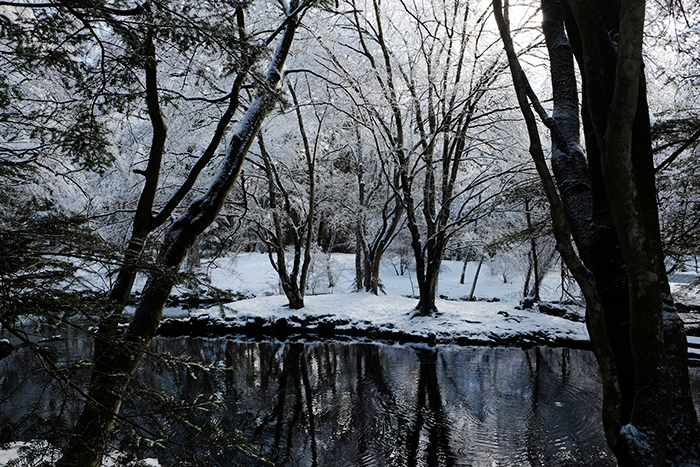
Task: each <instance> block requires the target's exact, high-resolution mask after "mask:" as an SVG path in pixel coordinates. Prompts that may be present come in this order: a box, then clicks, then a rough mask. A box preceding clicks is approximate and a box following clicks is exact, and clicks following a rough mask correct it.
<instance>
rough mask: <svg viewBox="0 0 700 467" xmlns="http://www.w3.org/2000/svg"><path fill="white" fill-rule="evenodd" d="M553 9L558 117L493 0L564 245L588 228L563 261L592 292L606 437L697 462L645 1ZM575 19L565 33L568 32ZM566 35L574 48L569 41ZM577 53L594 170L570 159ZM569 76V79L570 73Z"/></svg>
mask: <svg viewBox="0 0 700 467" xmlns="http://www.w3.org/2000/svg"><path fill="white" fill-rule="evenodd" d="M542 6H543V8H542V9H543V20H544V24H543V29H544V31H545V35H546V36H550V37H548V38H547V42H548V47H549V49H550V60H551V62H552V66H551V69H552V83H553V89H554V90H555V99H554V101H555V102H554V104H555V115H554V118H549V116H548V115H546V112H544V109H543V108H542V107H541V106H540V105H539V102H538V101H537V99H536V96H534V93H533V92H532V90H531V89H530V88H529V85H527V82H526V80H525V78H524V75H523V73H522V70H521V69H520V67H519V64H518V63H517V57H516V56H515V54H514V51H513V50H512V42H511V41H510V36H509V33H508V31H507V27H506V26H505V22H504V21H503V17H502V14H501V11H500V9H501V8H502V7H501V5H500V0H495V1H494V11H495V13H496V19H497V22H498V23H499V29H500V30H501V36H502V38H503V40H504V43H505V44H506V50H507V53H508V58H509V62H510V65H511V71H512V74H513V81H514V84H515V87H516V92H517V93H518V100H519V103H520V106H521V109H522V111H523V114H524V116H525V119H526V122H527V124H528V131H529V134H530V138H531V153H532V154H533V157H534V158H535V163H536V166H537V168H538V172H539V173H540V176H541V178H542V181H543V185H544V186H545V192H546V193H547V196H548V199H549V201H550V207H551V209H552V217H553V221H554V227H555V229H554V231H555V236H556V237H557V248H558V249H560V248H561V249H560V252H562V251H564V252H565V251H566V250H569V248H568V247H567V246H566V242H565V240H566V238H564V236H563V235H562V233H563V234H565V233H566V232H565V231H564V232H562V231H561V228H562V226H564V224H562V223H561V221H562V220H563V219H565V218H566V219H567V222H566V224H568V225H570V226H571V228H572V230H576V229H585V230H587V234H588V236H586V233H585V232H584V235H581V234H578V235H577V234H576V233H575V234H574V238H575V239H576V242H577V246H578V247H579V248H578V251H579V253H581V257H580V258H579V257H577V256H576V255H573V254H572V251H571V250H569V251H568V252H566V254H562V258H563V259H564V261H565V262H566V263H567V266H568V267H569V269H570V270H571V271H572V274H574V277H575V278H576V279H577V281H578V282H579V285H581V288H582V290H583V292H584V296H585V298H586V304H587V325H588V328H589V334H590V336H591V341H592V343H593V346H594V349H595V352H596V357H597V358H598V362H599V364H600V366H601V376H602V379H603V392H604V400H603V422H604V428H605V433H606V439H607V441H608V444H609V445H610V447H611V449H612V450H613V452H614V453H615V455H616V457H617V459H618V462H619V464H620V465H621V466H638V465H645V466H662V465H698V464H699V462H700V461H699V459H700V458H699V457H698V445H699V440H700V435H698V424H697V418H696V415H695V411H694V409H693V407H692V402H691V400H690V392H689V384H688V383H687V357H686V348H685V346H686V342H685V335H684V333H683V326H682V324H681V323H679V319H678V316H677V315H676V314H675V310H674V307H673V301H672V299H671V297H670V289H669V287H668V282H667V279H666V276H665V271H664V267H663V252H662V250H661V241H660V234H659V227H658V213H657V208H656V192H655V186H654V175H653V174H654V169H653V164H652V158H651V140H650V124H649V117H648V108H647V103H646V90H645V88H644V77H643V71H642V54H641V45H642V32H643V26H644V2H643V1H640V0H631V1H624V0H623V1H622V2H621V3H612V4H610V3H609V2H608V3H605V2H587V1H582V0H568V5H567V4H563V3H561V4H560V3H559V2H557V1H556V0H543V2H542ZM569 7H570V9H569ZM560 13H561V14H560ZM564 18H566V19H565V23H566V29H567V31H566V32H567V34H566V35H563V34H562V29H561V23H562V20H563V19H564ZM567 37H568V39H569V40H570V41H571V44H572V48H573V51H572V50H571V49H568V50H567V47H566V44H563V45H562V42H563V41H565V40H566V39H567ZM611 37H614V38H615V39H616V42H615V43H614V42H613V41H612V40H611ZM572 53H573V54H574V55H575V56H576V57H577V60H578V62H579V67H580V70H581V78H582V84H583V95H584V102H583V105H582V117H583V118H582V120H583V126H584V132H585V135H586V143H587V144H586V147H587V152H588V166H589V168H590V171H588V170H584V169H586V167H585V166H584V165H583V164H582V163H581V158H579V157H576V158H571V157H569V156H570V151H569V150H568V149H567V148H571V147H572V145H577V144H578V143H577V141H578V140H577V138H578V131H576V134H574V132H573V131H567V130H566V128H567V126H569V125H571V127H572V128H573V126H574V125H573V123H572V122H573V120H572V118H571V114H572V112H571V108H572V106H573V104H572V102H573V97H574V96H573V95H575V94H576V90H575V88H572V87H571V82H572V79H573V76H574V72H573V68H572V66H570V63H568V62H570V58H568V57H566V55H571V54H572ZM564 62H567V63H564ZM562 63H564V64H563V65H562ZM564 74H568V75H569V76H568V77H563V78H565V79H562V76H561V75H564ZM573 82H574V83H575V81H573ZM567 83H568V84H567ZM567 96H569V97H568V98H567ZM527 98H529V100H530V101H531V102H528V100H527ZM531 104H532V105H533V106H534V107H535V108H536V109H537V112H538V113H539V114H540V116H541V117H542V119H543V121H544V123H545V125H547V127H548V128H549V129H550V132H551V133H552V140H553V145H554V146H555V148H554V151H553V156H552V157H553V161H552V165H553V168H554V170H555V174H556V173H557V171H558V172H559V175H557V182H558V184H559V189H560V190H559V191H560V193H561V196H562V198H563V199H564V201H563V202H562V201H561V200H559V198H558V196H557V193H556V191H555V190H553V189H552V187H550V186H549V183H550V181H549V180H548V174H547V171H546V170H545V169H546V166H545V165H543V162H544V161H543V158H542V156H543V155H542V153H541V151H540V147H539V142H538V140H539V136H538V134H537V128H536V123H535V122H534V120H533V115H532V110H531V108H530V105H531ZM558 109H560V110H561V111H558ZM566 109H569V110H566ZM562 116H563V118H562ZM576 126H578V124H576ZM533 142H534V145H532V144H533ZM533 148H534V149H535V151H532V149H533ZM554 159H558V160H557V161H555V160H554ZM560 164H561V166H560ZM555 166H557V167H558V168H557V167H555ZM586 173H588V174H590V185H589V186H590V192H591V196H590V199H591V206H592V210H591V216H590V220H588V221H585V215H582V213H581V211H580V209H578V208H576V207H574V209H572V206H571V205H570V204H568V203H567V201H566V198H567V197H568V196H570V195H571V186H572V183H570V181H571V180H574V181H576V180H583V179H582V178H581V177H582V176H585V175H586ZM573 185H574V186H578V189H579V192H578V195H585V191H586V185H585V184H583V183H578V184H576V183H574V184H573ZM560 209H561V210H564V211H565V212H566V214H565V215H564V214H563V213H562V212H560ZM586 224H588V226H587V225H586ZM586 238H588V245H587V246H586ZM569 246H570V245H569ZM586 253H587V255H586ZM581 260H583V261H585V263H586V264H587V265H588V266H589V267H590V268H591V269H590V271H592V273H593V274H592V275H591V273H590V272H589V271H588V270H587V269H586V268H585V267H584V266H583V264H582V262H581ZM575 268H576V269H575ZM681 433H682V434H681Z"/></svg>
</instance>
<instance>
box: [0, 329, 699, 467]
mask: <svg viewBox="0 0 700 467" xmlns="http://www.w3.org/2000/svg"><path fill="white" fill-rule="evenodd" d="M154 345H155V347H156V348H157V350H159V351H164V352H171V353H173V354H189V355H192V356H195V357H198V358H200V359H201V360H203V361H205V362H214V363H217V364H218V365H219V366H221V367H222V369H224V371H221V372H216V373H208V372H206V371H204V370H203V369H198V368H197V366H192V367H190V368H189V369H188V370H187V371H184V370H182V369H177V368H162V367H159V366H158V365H157V363H156V362H155V361H148V362H146V364H145V365H144V367H143V368H142V369H141V370H140V375H141V378H142V382H143V384H147V385H150V386H153V387H157V388H160V389H162V390H165V391H166V392H167V393H168V394H170V395H171V396H172V397H173V398H176V399H185V400H200V399H202V398H203V397H207V398H210V399H212V398H213V399H215V400H216V401H218V402H217V405H216V408H214V409H212V407H214V406H208V407H209V409H208V410H209V411H208V412H206V413H202V414H201V419H200V420H198V421H199V422H202V421H204V422H206V423H208V424H209V425H208V426H210V427H211V429H214V428H216V429H221V430H223V431H224V432H228V433H234V432H235V431H236V430H241V431H242V432H243V433H244V434H245V436H246V437H247V439H248V441H249V442H250V443H254V444H257V445H259V446H260V449H261V450H260V454H261V456H262V457H264V458H266V459H269V460H271V461H272V462H273V463H275V464H277V465H280V466H311V467H325V466H333V467H343V466H382V467H383V466H402V467H403V466H405V467H414V466H415V467H418V466H430V467H440V466H445V467H452V466H455V467H456V466H490V465H499V466H549V465H551V466H612V465H615V462H614V459H613V457H612V455H610V453H609V452H608V450H607V446H606V445H605V441H604V439H603V434H602V424H601V423H600V420H599V413H600V409H599V408H600V395H599V392H600V389H599V386H600V383H599V381H598V379H597V375H596V365H595V361H594V359H593V357H592V355H591V354H589V353H588V352H585V351H578V350H568V349H551V348H535V349H531V350H528V351H523V350H521V349H516V348H487V347H483V348H479V347H456V346H441V347H437V348H427V347H415V348H412V347H407V346H390V345H381V344H368V343H337V342H335V343H334V342H326V343H311V344H302V343H280V342H261V343H254V342H240V341H236V340H231V339H223V338H220V339H199V338H185V337H183V338H170V339H158V340H157V341H156V342H155V344H154ZM68 347H69V346H68ZM78 357H79V355H75V354H74V355H72V358H78ZM11 358H16V359H19V360H15V361H14V362H13V361H12V360H11V359H6V360H4V361H2V363H1V364H0V377H1V379H0V386H1V387H0V391H2V392H0V394H2V395H3V396H2V399H0V412H2V414H3V418H0V420H6V421H7V422H13V423H14V422H16V421H18V420H20V419H21V417H22V416H24V417H25V418H26V414H24V415H22V414H19V413H17V411H16V410H15V408H16V407H20V406H22V405H21V404H24V406H29V405H28V404H27V402H26V401H27V400H29V399H31V398H32V397H33V398H37V399H38V398H41V400H42V404H44V406H43V407H42V411H41V413H42V414H43V415H44V416H46V417H48V416H51V415H56V414H54V413H53V412H52V410H53V409H52V407H61V406H62V402H61V401H60V400H53V401H47V400H46V393H45V392H42V387H43V386H42V384H40V383H41V381H40V378H36V377H29V375H32V374H34V373H35V372H36V368H31V365H27V364H24V365H15V363H19V362H20V361H22V360H21V354H18V355H17V356H15V357H11ZM23 363H26V362H23ZM693 377H694V378H696V379H697V372H694V373H693ZM11 383H12V384H14V385H15V386H14V387H10V385H11ZM19 386H22V387H21V388H19ZM54 397H55V398H59V397H60V395H59V394H58V393H56V394H55V395H54ZM20 399H21V400H20ZM13 404H14V405H13ZM18 404H20V405H18ZM148 409H149V407H148V401H144V400H138V399H137V400H132V401H130V402H129V403H128V404H126V405H125V407H124V412H123V415H124V417H125V419H128V420H129V421H130V422H133V423H143V424H144V425H145V426H151V427H154V426H155V425H156V424H157V423H160V422H161V421H162V419H160V418H158V417H157V416H154V415H153V414H149V410H148ZM3 423H4V422H3ZM14 426H16V425H13V427H14ZM161 428H162V427H161ZM14 433H15V434H16V435H20V434H21V436H22V437H25V438H29V437H31V433H28V432H25V433H20V431H18V430H15V431H14ZM167 435H168V436H170V437H171V439H173V440H175V441H178V442H180V441H182V442H183V443H184V444H187V445H188V449H190V450H192V449H195V450H196V449H199V454H201V455H200V457H206V458H208V459H210V460H212V461H214V462H216V463H217V464H219V465H233V462H234V461H239V462H241V463H243V464H244V465H256V462H257V463H258V464H259V465H264V462H263V461H259V462H258V461H257V460H256V459H253V458H250V457H239V456H235V455H234V456H231V455H230V453H226V454H223V453H220V452H218V451H217V450H216V449H215V446H197V445H196V443H193V441H194V440H196V439H197V436H198V435H197V433H195V432H194V431H193V430H192V427H187V426H185V425H183V426H176V425H172V426H168V427H167ZM184 444H183V445H184ZM171 445H172V446H176V445H177V443H171ZM123 446H125V444H123ZM147 454H149V451H148V450H142V451H140V452H139V457H143V456H145V455H147ZM180 454H181V453H180ZM180 454H178V453H177V452H175V451H173V452H172V453H171V454H170V455H168V454H167V453H165V454H164V453H163V452H159V453H158V455H159V456H161V460H169V461H171V462H172V463H173V464H177V463H178V459H182V458H181V457H179V456H180ZM168 457H169V459H167V458H168ZM268 465H269V464H268Z"/></svg>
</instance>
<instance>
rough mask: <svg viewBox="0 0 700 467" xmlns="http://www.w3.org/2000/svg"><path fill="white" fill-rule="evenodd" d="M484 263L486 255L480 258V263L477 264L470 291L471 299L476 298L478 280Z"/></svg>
mask: <svg viewBox="0 0 700 467" xmlns="http://www.w3.org/2000/svg"><path fill="white" fill-rule="evenodd" d="M482 264H484V255H481V258H479V264H478V265H477V266H476V272H474V280H473V281H472V289H471V291H470V292H469V301H470V302H471V301H472V300H474V292H475V291H476V281H477V280H478V279H479V273H480V272H481V265H482Z"/></svg>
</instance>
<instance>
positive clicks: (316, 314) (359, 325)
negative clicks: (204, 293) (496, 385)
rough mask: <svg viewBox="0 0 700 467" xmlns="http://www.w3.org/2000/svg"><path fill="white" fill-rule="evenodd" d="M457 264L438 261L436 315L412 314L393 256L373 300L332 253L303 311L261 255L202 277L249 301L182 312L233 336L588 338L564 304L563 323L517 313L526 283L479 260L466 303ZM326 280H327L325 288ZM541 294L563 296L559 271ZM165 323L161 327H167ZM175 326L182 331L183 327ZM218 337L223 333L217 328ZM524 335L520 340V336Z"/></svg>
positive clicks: (470, 273) (321, 264) (348, 264)
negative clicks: (247, 330) (265, 329)
mask: <svg viewBox="0 0 700 467" xmlns="http://www.w3.org/2000/svg"><path fill="white" fill-rule="evenodd" d="M462 265H463V263H461V262H456V261H445V262H444V264H443V268H442V272H441V274H440V282H439V292H438V294H439V295H440V296H441V297H442V298H441V299H439V300H438V303H437V306H438V309H439V311H440V315H439V316H438V317H412V311H413V309H414V308H415V306H416V304H417V299H416V298H414V297H415V296H417V294H418V291H417V283H416V279H415V271H414V270H408V271H406V272H405V273H404V275H401V274H399V273H398V272H397V270H398V269H399V264H398V259H396V260H395V261H393V263H392V261H391V260H387V261H385V262H384V264H383V267H382V271H381V280H382V283H383V289H384V293H381V294H380V295H379V296H374V295H372V294H369V293H364V292H360V293H355V292H353V288H354V283H353V281H354V267H355V258H354V256H353V255H345V254H334V255H333V256H332V258H330V260H329V259H328V257H327V256H325V255H319V256H318V257H316V258H315V262H314V267H313V270H312V272H311V274H310V278H309V287H308V289H309V290H308V293H307V296H306V298H305V307H304V308H303V309H301V310H291V309H290V308H289V307H288V306H287V300H286V298H285V296H284V295H283V294H282V292H281V288H280V285H279V280H278V278H277V275H276V273H275V271H274V270H273V269H272V267H271V266H270V262H269V260H268V257H267V255H264V254H259V253H248V254H242V255H239V256H237V257H233V258H220V259H218V260H217V261H215V262H214V263H213V264H210V265H209V266H207V267H206V268H205V269H204V270H203V272H206V273H207V274H208V275H209V276H210V277H211V280H212V284H213V285H215V286H217V287H219V288H221V289H229V290H231V291H234V292H241V293H243V294H244V295H246V296H248V297H254V298H249V299H245V300H240V301H236V302H232V303H229V304H226V305H225V306H224V307H212V308H210V309H207V310H190V311H189V312H187V313H186V314H187V315H189V319H190V320H192V321H193V322H194V321H197V320H199V322H200V323H201V322H202V321H203V320H204V319H207V320H210V322H211V320H218V321H219V323H221V322H224V323H226V325H227V326H228V327H229V328H230V329H232V331H231V332H233V333H235V332H236V330H240V329H241V328H243V327H245V326H246V324H248V323H257V325H258V326H265V325H272V326H274V325H275V324H276V323H280V320H282V321H281V322H282V323H284V325H285V326H287V327H288V331H289V332H290V333H294V332H295V331H298V330H299V329H301V328H302V327H304V328H306V329H309V328H311V329H312V331H313V330H314V329H323V330H324V331H328V329H329V326H331V329H332V331H333V333H334V334H340V335H357V334H358V332H359V333H360V334H363V332H362V331H363V330H364V334H367V335H370V336H376V337H378V338H387V337H388V338H390V339H392V338H393V339H394V340H399V341H400V340H402V337H401V336H403V338H404V339H405V338H408V339H412V338H416V339H417V340H428V341H435V342H437V343H449V342H459V343H468V344H475V343H496V344H497V343H515V344H528V343H562V344H571V345H576V343H584V342H587V341H588V333H587V331H586V327H585V325H584V324H583V323H582V322H581V321H582V316H583V310H582V309H581V308H580V307H577V306H567V307H566V309H567V314H566V317H567V318H569V319H565V318H561V317H556V316H550V315H548V314H544V313H541V312H540V311H539V310H538V309H537V308H534V309H520V306H519V305H520V301H521V300H522V295H523V294H522V290H523V285H524V278H523V277H522V275H521V274H519V273H518V271H515V270H505V269H503V267H502V266H500V265H492V264H490V263H489V262H484V264H483V266H482V268H481V272H480V275H479V277H478V281H477V285H476V289H475V291H474V297H475V298H476V299H477V301H466V298H467V297H468V296H469V293H470V291H471V287H472V283H473V280H474V274H475V271H476V268H477V264H476V263H469V264H468V267H467V270H466V274H465V281H464V282H465V283H464V284H460V276H461V273H462ZM329 278H330V279H332V284H331V286H329ZM504 278H505V280H504ZM179 292H180V293H182V292H186V291H185V290H180V291H179ZM541 296H542V299H543V300H548V301H556V300H560V299H562V298H564V299H567V298H569V297H566V296H562V290H561V277H560V273H559V272H558V271H556V272H552V273H550V274H548V275H547V277H546V278H545V280H544V281H543V284H542V289H541ZM166 316H169V317H171V318H183V312H182V311H181V310H170V311H169V312H168V313H167V314H166ZM572 318H573V319H572ZM186 319H188V318H186ZM168 325H169V323H166V324H165V328H167V326H168ZM319 325H320V327H319ZM324 326H325V327H324ZM249 327H250V325H249ZM180 329H183V330H186V328H183V327H181V328H180ZM218 332H221V328H220V327H219V330H218ZM522 336H526V338H525V339H521V337H522Z"/></svg>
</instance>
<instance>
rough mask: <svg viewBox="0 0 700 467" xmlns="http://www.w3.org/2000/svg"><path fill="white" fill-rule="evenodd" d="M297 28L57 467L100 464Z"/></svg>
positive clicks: (179, 231)
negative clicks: (134, 376) (192, 249)
mask: <svg viewBox="0 0 700 467" xmlns="http://www.w3.org/2000/svg"><path fill="white" fill-rule="evenodd" d="M296 26H297V20H296V17H295V16H290V17H289V18H288V21H287V24H286V27H285V30H284V36H283V38H282V39H281V41H280V44H279V46H278V48H277V51H276V52H275V54H274V56H273V58H272V61H271V64H270V68H269V70H268V73H267V76H266V83H265V84H266V86H267V87H268V90H267V91H265V92H264V93H263V94H262V95H261V96H260V97H258V98H257V99H256V100H255V101H254V102H253V104H252V105H251V106H250V108H249V110H248V112H247V113H246V115H245V117H244V118H243V120H242V121H241V123H240V126H239V129H238V131H237V132H236V133H235V134H234V135H233V136H232V138H231V143H230V144H229V147H228V150H227V152H226V157H225V159H224V161H223V163H222V165H221V167H220V169H219V173H218V174H217V177H216V178H215V179H214V181H213V182H212V184H211V186H210V187H209V189H208V190H207V192H206V193H205V194H204V195H203V196H202V197H200V198H198V199H196V200H195V201H194V202H193V203H192V204H190V206H189V207H188V208H187V210H186V211H185V213H184V214H183V215H182V216H181V217H180V218H179V219H178V220H176V221H175V222H174V223H173V225H172V226H171V227H170V228H169V229H168V231H167V233H166V235H165V238H164V242H163V246H162V248H161V251H160V253H159V255H158V266H159V268H160V271H156V272H153V273H151V275H150V277H149V279H148V281H147V282H146V286H145V287H144V290H143V293H142V296H141V300H140V301H139V304H138V306H137V307H136V311H135V313H134V318H133V320H132V322H131V323H130V325H129V327H128V328H127V331H126V334H125V335H124V337H123V339H121V340H119V341H116V342H114V343H113V344H112V345H110V346H109V347H108V348H107V349H106V350H105V352H104V355H103V363H104V364H103V365H102V369H103V370H104V371H100V372H99V374H94V373H96V372H94V371H93V375H92V379H91V383H90V388H89V393H88V397H87V398H86V401H85V406H84V407H83V410H82V412H81V414H80V416H79V418H78V422H77V425H76V427H75V429H74V431H73V434H72V436H71V438H70V440H69V443H68V445H67V447H66V448H65V449H64V452H63V457H62V458H61V459H60V460H59V461H58V462H57V466H58V467H98V466H99V465H100V464H101V462H102V457H103V455H104V453H105V449H106V447H107V443H108V441H109V438H110V436H111V433H112V430H113V428H114V425H115V421H116V417H117V414H118V412H119V408H120V406H121V402H122V398H123V397H124V394H125V392H126V390H127V387H128V385H129V381H130V379H131V376H132V374H133V372H134V371H135V370H136V368H137V367H138V366H139V364H140V362H141V360H142V359H143V357H144V355H145V352H146V349H147V347H148V346H149V344H150V342H151V340H152V339H153V337H154V336H155V333H156V331H157V330H158V326H159V325H160V320H161V318H162V315H163V309H164V307H165V302H166V301H167V299H168V296H169V294H170V292H171V290H172V287H173V285H174V280H175V275H176V273H177V271H178V270H179V269H180V267H181V265H182V262H183V261H184V259H185V257H186V256H187V253H188V251H189V249H190V247H191V246H192V245H193V244H194V242H195V240H196V238H197V237H198V236H199V235H200V234H201V233H202V232H203V231H204V230H205V229H206V228H207V227H208V226H209V225H210V224H211V223H212V222H213V221H214V219H215V218H216V216H217V215H218V213H219V212H220V210H221V208H222V206H223V204H224V202H225V200H226V198H227V196H228V194H229V192H230V190H231V188H232V187H233V185H234V183H235V181H236V179H237V178H238V175H239V174H240V170H241V167H242V165H243V161H244V159H245V156H246V153H247V152H248V149H249V148H250V145H251V144H252V142H253V139H254V138H255V136H256V135H257V133H258V131H259V129H260V126H261V124H262V121H263V120H264V118H265V117H266V115H267V114H268V113H269V111H270V109H271V108H272V107H273V106H274V103H275V102H276V99H277V93H276V92H273V90H276V89H277V88H278V83H279V81H280V79H281V76H282V68H283V66H284V62H285V60H286V57H287V54H288V52H289V49H290V46H291V43H292V40H293V39H294V34H295V31H296Z"/></svg>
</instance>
